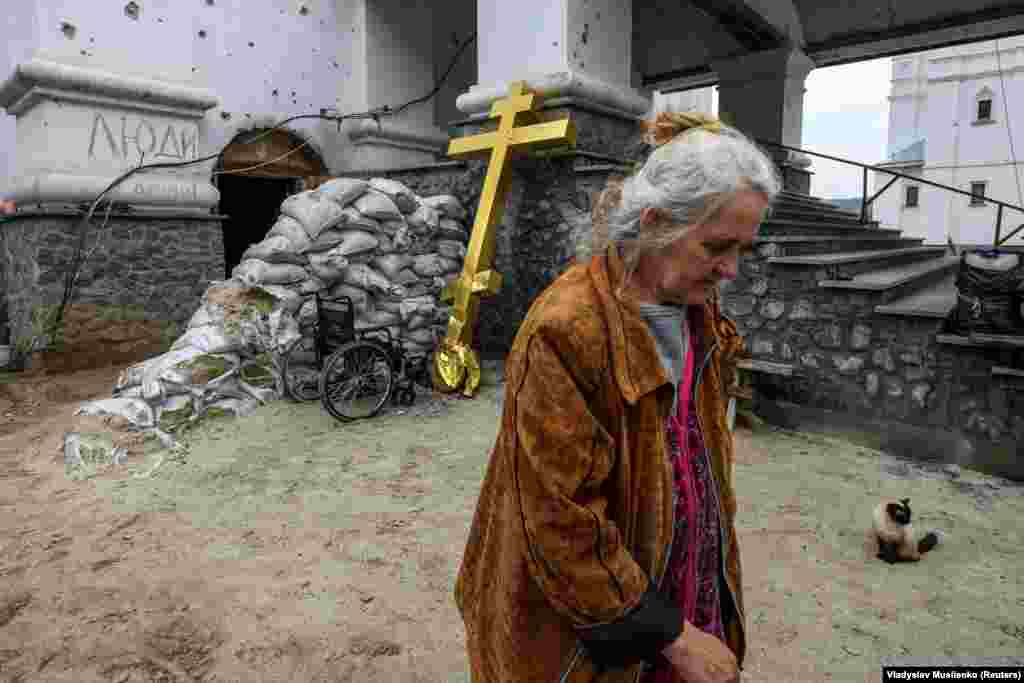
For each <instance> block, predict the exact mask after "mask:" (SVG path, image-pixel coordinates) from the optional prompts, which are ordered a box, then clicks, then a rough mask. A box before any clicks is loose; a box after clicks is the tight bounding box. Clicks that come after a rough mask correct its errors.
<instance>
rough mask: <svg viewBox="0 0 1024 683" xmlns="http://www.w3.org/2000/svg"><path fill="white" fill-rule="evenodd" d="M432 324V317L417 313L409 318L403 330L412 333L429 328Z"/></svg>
mask: <svg viewBox="0 0 1024 683" xmlns="http://www.w3.org/2000/svg"><path fill="white" fill-rule="evenodd" d="M433 324H434V316H432V315H422V314H420V313H417V314H416V315H414V316H412V317H411V318H409V321H408V322H407V323H406V324H405V329H406V331H407V332H412V331H414V330H419V329H422V328H424V327H430V326H431V325H433Z"/></svg>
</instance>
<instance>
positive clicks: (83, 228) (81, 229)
mask: <svg viewBox="0 0 1024 683" xmlns="http://www.w3.org/2000/svg"><path fill="white" fill-rule="evenodd" d="M476 37H477V34H476V32H474V33H473V34H472V35H471V36H470V37H469V38H467V39H466V40H464V41H463V42H462V45H460V46H459V49H458V50H456V52H455V55H454V56H453V57H452V59H451V61H450V62H449V64H448V68H447V69H446V70H445V72H444V74H443V75H442V76H441V78H440V79H438V80H437V82H436V83H435V85H434V88H433V89H432V90H431V91H430V92H429V93H427V94H426V95H424V96H423V97H419V98H417V99H415V100H412V101H410V102H406V103H405V104H402V105H400V106H398V107H394V108H393V107H391V106H389V105H384V106H381V107H376V108H374V109H370V110H369V111H365V112H360V113H354V114H339V115H328V114H323V113H321V114H300V115H298V116H292V117H290V118H287V119H285V120H284V121H281V122H280V123H278V124H275V125H274V126H273V127H271V128H268V129H266V130H263V131H260V132H259V133H258V134H256V135H254V136H253V137H251V138H249V139H248V140H245V141H241V140H238V139H235V140H232V141H230V142H228V143H227V144H226V145H224V146H222V147H221V149H220V150H219V151H218V152H217V153H216V154H211V155H209V156H205V157H202V158H199V159H192V160H191V161H177V162H165V163H155V164H143V163H141V161H140V164H139V165H138V166H136V167H134V168H131V169H129V170H128V171H125V172H124V173H123V174H121V175H120V176H118V177H117V178H116V179H115V180H114V181H113V182H111V183H110V184H109V185H108V186H107V187H106V188H104V190H103V191H102V192H100V193H99V195H97V197H96V199H94V200H93V201H92V203H91V204H90V206H89V209H88V211H87V212H86V214H85V216H83V217H82V220H81V221H80V222H79V225H78V233H79V237H78V244H77V245H76V247H75V253H74V254H73V255H72V257H71V263H70V264H69V267H68V270H67V272H66V273H65V277H64V293H63V296H62V298H61V302H60V307H59V308H58V310H57V315H56V317H55V318H54V323H53V328H52V329H51V330H49V334H50V335H51V336H52V335H53V333H54V332H55V331H56V330H57V329H58V328H59V327H60V324H61V321H62V320H63V318H64V311H65V309H66V308H67V306H68V305H69V304H70V303H71V301H72V299H73V297H74V287H75V282H76V281H77V280H78V273H79V271H80V270H81V267H82V265H83V264H84V262H85V258H84V257H83V254H84V251H85V242H86V237H87V233H88V228H89V227H90V224H91V222H92V217H93V214H94V213H95V212H96V209H97V207H98V206H99V205H100V203H101V202H102V201H103V199H104V197H106V196H107V195H108V194H109V193H110V192H111V191H113V190H114V189H115V188H116V187H118V186H119V185H120V184H121V183H123V182H124V181H125V180H127V179H128V178H130V177H132V176H133V175H135V174H136V173H139V172H140V171H143V170H153V169H166V168H182V167H185V166H193V165H195V164H202V163H205V162H208V161H213V160H216V164H214V167H215V168H217V167H220V168H223V161H224V159H223V158H224V153H225V152H226V151H227V150H228V149H229V148H230V147H232V146H233V145H243V144H246V145H247V144H252V143H253V142H256V141H257V140H261V139H263V138H264V137H267V136H268V135H270V134H271V133H273V132H274V131H275V130H279V129H280V128H283V127H284V126H286V125H288V124H289V123H291V122H293V121H299V120H303V119H320V120H325V121H333V122H336V123H337V124H338V126H339V130H340V127H341V122H342V121H345V120H349V119H373V120H375V121H377V122H378V124H379V123H380V117H381V116H394V115H396V114H399V113H401V112H403V111H405V110H406V109H408V108H409V107H411V106H414V105H417V104H420V103H422V102H426V101H428V100H430V99H431V98H433V97H434V96H435V95H437V93H438V92H440V90H441V88H442V87H443V85H444V83H445V81H446V80H447V79H448V77H449V75H451V72H452V70H453V69H454V68H455V65H456V63H458V60H459V58H460V57H461V56H462V53H463V52H465V51H466V48H467V47H469V45H470V44H471V43H472V42H473V41H475V40H476ZM322 111H323V110H322ZM307 144H308V141H307V142H304V143H303V144H302V145H299V146H298V147H295V148H294V149H292V150H290V151H288V152H286V153H285V154H283V155H281V156H280V157H278V158H277V159H274V160H273V161H268V162H266V163H265V164H258V165H256V166H253V167H250V168H246V169H237V170H232V171H225V170H220V171H215V172H214V173H213V175H214V176H217V175H227V174H236V173H241V172H246V171H251V170H254V169H256V168H262V167H263V166H267V165H270V164H272V163H274V162H276V161H280V160H281V159H283V158H285V157H287V156H289V155H291V154H293V153H295V152H297V151H298V150H299V149H301V148H303V147H305V146H306V145H307ZM110 205H112V202H111V203H110V204H109V205H108V212H109V209H110Z"/></svg>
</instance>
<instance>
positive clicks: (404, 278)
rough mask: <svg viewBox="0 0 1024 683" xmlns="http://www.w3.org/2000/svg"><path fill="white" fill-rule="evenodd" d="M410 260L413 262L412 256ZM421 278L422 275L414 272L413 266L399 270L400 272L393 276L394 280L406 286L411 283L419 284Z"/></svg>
mask: <svg viewBox="0 0 1024 683" xmlns="http://www.w3.org/2000/svg"><path fill="white" fill-rule="evenodd" d="M409 261H410V264H411V261H412V257H410V258H409ZM420 279H421V278H420V276H419V275H417V274H416V273H414V272H413V270H412V268H403V269H402V270H400V271H398V274H396V275H395V277H394V278H392V282H394V283H395V284H399V285H402V286H404V287H409V286H410V285H415V284H418V283H419V282H420Z"/></svg>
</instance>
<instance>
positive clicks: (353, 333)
mask: <svg viewBox="0 0 1024 683" xmlns="http://www.w3.org/2000/svg"><path fill="white" fill-rule="evenodd" d="M308 298H309V299H313V300H315V301H316V310H317V314H316V323H315V325H314V333H313V335H312V337H305V336H304V337H303V338H301V339H299V340H298V341H297V342H296V343H295V344H293V345H292V347H291V348H289V349H288V351H287V352H286V353H285V354H284V361H283V363H282V375H283V379H284V390H285V393H286V395H288V396H289V397H290V398H292V399H293V400H295V401H315V400H317V399H320V401H321V402H322V403H323V406H324V408H325V409H326V410H327V412H328V413H330V414H331V415H332V416H333V417H335V418H336V419H338V420H341V421H343V422H350V421H352V420H359V419H364V418H368V417H373V416H375V415H377V414H378V413H379V412H380V411H381V409H383V407H384V406H385V405H386V404H387V402H388V400H389V399H390V400H391V402H392V403H393V404H395V405H400V406H411V405H412V404H413V403H415V401H416V389H415V385H416V384H417V383H419V384H422V385H424V386H426V385H428V383H429V381H430V372H429V366H428V362H427V360H428V359H427V357H426V356H424V357H421V358H410V357H409V355H408V354H407V353H406V351H405V349H404V348H403V347H402V344H401V343H400V342H399V341H397V340H395V338H394V336H393V335H392V334H391V330H390V329H389V327H390V326H388V325H382V326H377V327H370V328H363V329H358V330H357V329H356V327H355V306H354V305H353V302H352V299H351V298H350V297H347V296H339V297H325V296H323V295H321V294H320V293H317V294H314V295H312V296H310V297H308Z"/></svg>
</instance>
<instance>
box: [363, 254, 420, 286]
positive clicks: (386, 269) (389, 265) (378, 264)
mask: <svg viewBox="0 0 1024 683" xmlns="http://www.w3.org/2000/svg"><path fill="white" fill-rule="evenodd" d="M370 265H372V266H373V267H374V269H376V270H378V271H380V272H381V273H383V274H384V277H386V278H388V279H389V280H395V278H396V276H397V275H398V273H399V272H401V271H402V269H403V268H408V267H409V266H411V265H412V257H411V256H409V255H408V254H386V255H383V256H377V257H375V258H374V259H373V260H372V261H370Z"/></svg>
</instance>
